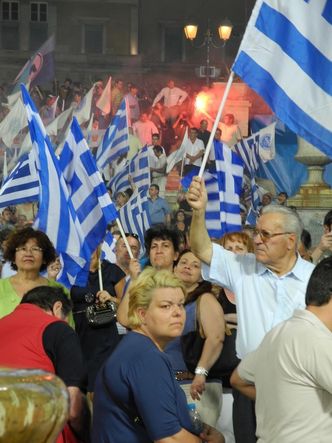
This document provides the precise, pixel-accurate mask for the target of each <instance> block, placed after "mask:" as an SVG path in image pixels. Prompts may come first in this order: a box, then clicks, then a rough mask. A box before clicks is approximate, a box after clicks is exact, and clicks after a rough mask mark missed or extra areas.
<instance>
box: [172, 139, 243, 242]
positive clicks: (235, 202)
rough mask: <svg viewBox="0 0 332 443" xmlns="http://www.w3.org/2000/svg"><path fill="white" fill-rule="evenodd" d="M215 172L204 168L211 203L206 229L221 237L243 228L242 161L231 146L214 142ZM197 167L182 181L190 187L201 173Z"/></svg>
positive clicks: (208, 204) (207, 212) (211, 235)
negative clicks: (241, 206) (192, 181)
mask: <svg viewBox="0 0 332 443" xmlns="http://www.w3.org/2000/svg"><path fill="white" fill-rule="evenodd" d="M212 149H215V157H216V173H215V174H211V173H209V172H208V171H204V174H203V179H204V182H205V186H206V191H207V196H208V202H207V207H206V212H205V223H206V228H207V230H208V233H209V235H210V237H213V238H220V237H222V236H223V235H224V234H226V233H227V232H235V231H241V230H242V226H241V216H240V193H241V189H242V177H243V162H242V160H241V159H240V158H239V157H238V156H237V155H236V154H235V153H234V152H233V151H231V149H230V148H229V147H228V146H225V145H224V144H223V143H220V142H217V141H216V140H215V141H214V145H213V146H212ZM198 172H199V168H198V167H197V169H196V168H194V169H193V170H192V171H191V172H190V173H189V174H187V175H186V176H185V177H184V178H183V179H182V180H181V183H182V185H183V186H184V187H185V188H189V186H190V183H191V180H192V178H193V177H194V176H195V175H198Z"/></svg>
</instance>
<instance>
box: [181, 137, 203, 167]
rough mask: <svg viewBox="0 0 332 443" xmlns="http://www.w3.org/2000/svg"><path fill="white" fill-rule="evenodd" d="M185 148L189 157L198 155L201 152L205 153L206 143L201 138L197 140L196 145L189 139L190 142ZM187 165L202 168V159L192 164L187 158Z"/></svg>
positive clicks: (185, 161) (186, 143)
mask: <svg viewBox="0 0 332 443" xmlns="http://www.w3.org/2000/svg"><path fill="white" fill-rule="evenodd" d="M184 146H185V152H186V154H189V155H197V154H198V153H199V152H200V151H204V150H205V148H204V143H203V142H202V140H200V139H199V138H196V140H195V141H194V143H193V142H192V141H191V140H190V138H188V140H186V141H185V143H184ZM184 164H185V165H195V166H201V164H202V157H200V158H198V159H197V160H195V161H194V163H190V160H189V158H186V159H185V160H184Z"/></svg>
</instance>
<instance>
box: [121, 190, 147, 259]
mask: <svg viewBox="0 0 332 443" xmlns="http://www.w3.org/2000/svg"><path fill="white" fill-rule="evenodd" d="M119 219H120V222H121V225H122V227H123V230H124V231H125V232H130V233H132V234H137V235H138V237H139V241H140V243H141V251H142V250H143V249H144V234H145V232H146V230H147V229H149V228H150V227H151V219H150V214H149V208H148V197H147V190H143V191H141V192H140V193H138V192H137V191H136V192H134V194H133V195H132V196H131V197H130V199H129V200H128V202H127V203H126V204H125V205H124V206H123V207H122V208H120V210H119Z"/></svg>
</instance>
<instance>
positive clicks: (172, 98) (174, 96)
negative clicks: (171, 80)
mask: <svg viewBox="0 0 332 443" xmlns="http://www.w3.org/2000/svg"><path fill="white" fill-rule="evenodd" d="M187 97H188V94H187V93H186V91H184V90H183V89H180V88H177V87H176V86H174V88H169V87H168V86H166V88H163V89H162V90H161V91H160V92H159V94H157V95H156V97H155V99H154V100H153V104H152V106H154V105H155V104H156V103H158V102H159V100H161V99H162V98H163V99H164V106H166V108H171V107H172V106H177V105H181V104H182V103H183V102H184V101H185V99H186V98H187Z"/></svg>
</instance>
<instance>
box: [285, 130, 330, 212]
mask: <svg viewBox="0 0 332 443" xmlns="http://www.w3.org/2000/svg"><path fill="white" fill-rule="evenodd" d="M297 141H298V151H297V154H296V156H295V159H296V160H297V161H299V162H301V163H303V164H304V165H306V166H307V167H308V180H307V182H306V183H305V184H303V185H302V186H301V188H300V190H299V191H298V193H297V194H296V195H295V196H294V197H292V198H290V199H289V200H288V204H289V205H294V206H296V207H297V208H331V207H332V189H331V188H330V187H329V186H328V184H327V183H325V182H324V179H323V172H324V167H325V166H326V165H327V164H329V163H331V162H332V159H330V158H329V157H327V156H326V155H325V154H324V153H323V152H322V151H320V150H319V149H317V148H316V147H315V146H313V145H312V144H310V143H308V142H307V141H306V140H304V139H303V138H301V137H298V138H297Z"/></svg>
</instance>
